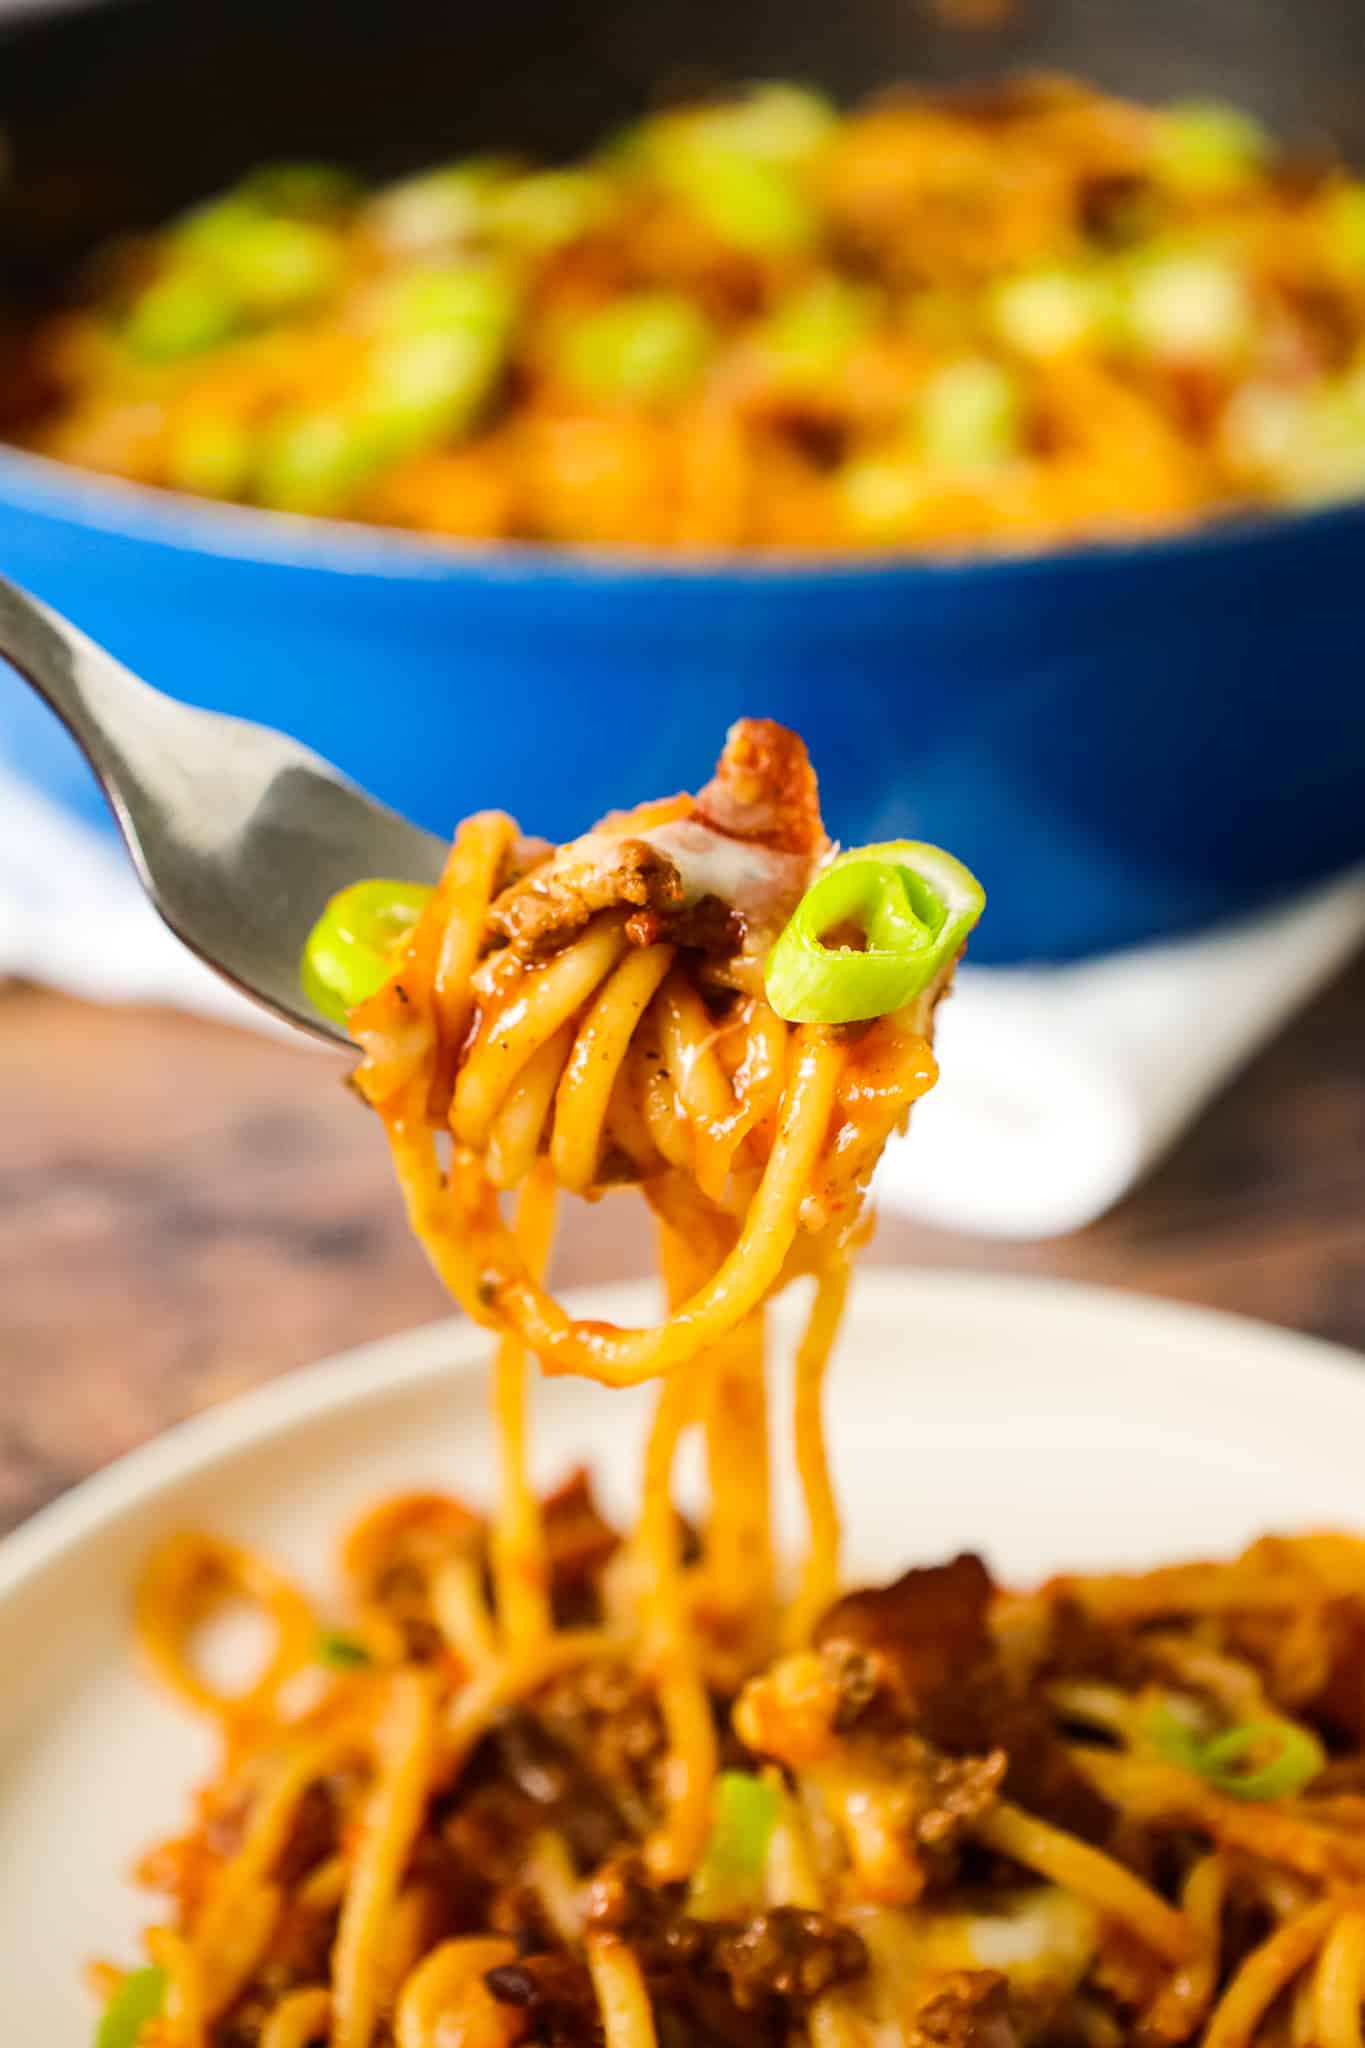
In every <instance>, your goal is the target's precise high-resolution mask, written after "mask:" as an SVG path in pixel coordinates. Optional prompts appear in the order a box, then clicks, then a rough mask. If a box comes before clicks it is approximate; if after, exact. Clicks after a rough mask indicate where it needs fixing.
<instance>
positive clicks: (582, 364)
mask: <svg viewBox="0 0 1365 2048" xmlns="http://www.w3.org/2000/svg"><path fill="white" fill-rule="evenodd" d="M710 349H711V329H710V327H709V325H708V323H707V320H706V318H705V315H704V314H702V313H701V312H700V311H699V310H698V308H697V307H696V306H695V305H694V304H693V303H692V301H691V299H688V298H684V297H683V295H682V294H681V293H674V292H636V293H633V294H631V295H630V296H629V297H627V298H621V299H616V300H614V301H613V302H612V303H611V304H610V305H607V306H603V307H602V308H601V309H600V311H598V312H595V313H589V314H587V315H585V316H584V317H583V318H582V319H580V320H576V321H574V322H573V323H572V324H571V325H569V326H568V327H566V328H565V329H564V330H563V331H562V333H561V334H560V336H559V337H558V347H557V352H556V356H555V368H556V369H557V370H558V371H559V373H560V375H561V376H562V377H564V379H565V380H566V382H568V383H570V384H572V385H574V386H576V387H577V389H578V390H579V391H581V392H582V393H583V395H584V396H585V397H587V398H592V399H600V400H604V401H606V402H608V403H614V402H620V401H623V400H624V401H625V402H627V403H629V404H634V405H659V404H666V403H667V402H668V401H669V400H670V399H673V398H677V397H679V396H680V395H681V394H682V393H683V392H684V391H686V390H687V388H688V386H689V385H691V384H693V383H695V382H696V379H697V378H698V377H699V376H700V374H701V371H702V369H703V367H704V365H705V363H706V359H707V356H708V355H709V353H710Z"/></svg>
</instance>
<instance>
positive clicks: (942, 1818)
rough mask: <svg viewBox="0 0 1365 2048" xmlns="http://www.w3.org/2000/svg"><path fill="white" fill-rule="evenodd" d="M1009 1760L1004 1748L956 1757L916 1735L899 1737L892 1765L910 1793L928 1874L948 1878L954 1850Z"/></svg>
mask: <svg viewBox="0 0 1365 2048" xmlns="http://www.w3.org/2000/svg"><path fill="white" fill-rule="evenodd" d="M911 1743H913V1745H914V1748H913V1751H912V1750H911V1749H910V1744H911ZM1008 1765H1009V1759H1008V1758H1007V1756H1006V1755H1005V1752H1004V1750H1003V1749H993V1750H989V1751H987V1753H986V1755H984V1756H965V1757H954V1756H944V1755H942V1754H941V1752H939V1751H937V1750H935V1749H933V1748H931V1746H930V1745H929V1744H928V1743H926V1742H921V1741H918V1740H917V1739H916V1738H914V1737H909V1738H905V1739H903V1741H902V1743H901V1745H900V1747H899V1752H898V1757H897V1765H896V1767H897V1770H898V1773H900V1772H903V1773H904V1782H905V1784H906V1786H907V1787H908V1788H909V1790H910V1793H911V1804H910V1819H909V1826H910V1832H911V1835H912V1837H913V1839H914V1843H915V1847H916V1848H917V1849H918V1850H919V1851H920V1853H921V1855H922V1856H923V1857H924V1858H925V1859H926V1860H927V1862H928V1863H929V1865H930V1874H931V1876H932V1877H936V1878H937V1879H938V1880H939V1881H940V1882H945V1883H946V1882H947V1881H948V1879H949V1878H950V1877H951V1876H952V1875H953V1874H954V1873H955V1871H956V1867H957V1859H956V1855H955V1851H956V1850H957V1848H958V1847H959V1845H960V1844H961V1842H962V1840H963V1837H964V1836H965V1835H967V1834H968V1833H969V1832H970V1830H971V1826H972V1823H973V1822H974V1821H976V1820H979V1819H980V1817H981V1815H982V1814H983V1813H985V1812H986V1810H987V1808H988V1807H990V1806H992V1805H993V1804H994V1803H995V1800H996V1798H997V1796H998V1794H999V1791H1000V1787H1001V1784H1002V1783H1003V1781H1004V1778H1005V1774H1006V1771H1007V1769H1008Z"/></svg>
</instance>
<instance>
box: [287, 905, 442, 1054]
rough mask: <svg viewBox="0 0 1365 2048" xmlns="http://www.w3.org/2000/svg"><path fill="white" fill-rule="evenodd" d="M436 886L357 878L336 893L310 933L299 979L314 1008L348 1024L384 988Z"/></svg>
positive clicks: (335, 1021) (336, 1020) (332, 1018)
mask: <svg viewBox="0 0 1365 2048" xmlns="http://www.w3.org/2000/svg"><path fill="white" fill-rule="evenodd" d="M430 897H431V890H430V889H429V888H424V887H423V886H422V884H420V883H418V882H384V881H370V882H353V883H352V884H351V886H350V888H349V889H343V890H342V891H341V893H340V895H337V896H334V897H333V898H332V900H331V902H330V903H329V904H328V905H327V908H326V909H325V910H324V911H323V913H322V916H321V917H320V918H319V919H318V921H317V923H316V924H315V925H314V926H313V929H312V931H311V932H310V933H309V934H308V938H307V941H306V942H305V945H304V948H303V959H302V962H301V964H300V967H299V981H300V984H301V986H302V988H303V992H304V994H305V995H306V996H307V998H308V1000H309V1002H310V1003H312V1005H313V1007H314V1009H316V1010H319V1011H321V1013H322V1015H323V1016H324V1017H330V1018H331V1020H332V1022H333V1023H334V1024H344V1023H345V1022H346V1018H347V1016H348V1015H349V1013H350V1012H351V1011H352V1010H353V1009H354V1008H355V1007H356V1005H357V1003H363V1002H365V1001H366V1000H367V999H368V998H369V997H370V996H372V995H373V994H374V993H375V991H376V990H377V989H380V988H382V987H383V985H384V983H385V981H386V980H387V979H388V976H389V969H390V963H391V961H392V958H393V953H394V949H395V947H397V946H399V945H401V943H402V941H403V940H404V939H405V938H406V937H407V935H408V933H409V932H410V931H411V930H412V927H413V926H414V925H415V924H416V922H417V920H418V918H419V917H420V916H421V914H422V911H423V909H424V907H425V906H426V904H427V902H428V901H429V899H430Z"/></svg>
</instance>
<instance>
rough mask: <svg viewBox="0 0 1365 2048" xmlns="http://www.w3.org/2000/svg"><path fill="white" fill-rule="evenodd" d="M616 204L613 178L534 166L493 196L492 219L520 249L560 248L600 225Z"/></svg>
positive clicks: (493, 225) (494, 226)
mask: <svg viewBox="0 0 1365 2048" xmlns="http://www.w3.org/2000/svg"><path fill="white" fill-rule="evenodd" d="M613 203H614V202H613V194H612V187H611V181H610V179H608V178H604V177H602V176H600V175H599V174H598V173H597V172H595V171H533V172H531V173H530V174H528V176H526V177H524V178H513V179H512V181H511V182H510V184H507V185H504V186H503V187H502V188H501V189H500V190H497V191H494V192H493V193H492V194H491V195H490V197H489V201H488V221H489V225H490V227H491V228H492V229H493V232H494V233H495V234H499V235H503V236H505V237H506V238H507V240H508V241H509V242H515V243H516V244H517V245H518V246H519V247H521V248H525V249H533V250H545V249H558V248H560V247H561V246H562V245H563V244H564V243H565V242H574V241H577V240H578V237H579V236H580V235H586V234H588V233H590V232H591V230H592V229H593V228H596V227H600V226H601V224H602V222H603V221H604V220H607V219H608V218H609V217H610V215H611V212H612V207H613Z"/></svg>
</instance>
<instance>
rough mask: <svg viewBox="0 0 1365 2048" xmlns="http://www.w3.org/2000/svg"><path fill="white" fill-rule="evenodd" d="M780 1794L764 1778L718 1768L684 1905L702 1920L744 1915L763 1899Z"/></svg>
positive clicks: (778, 1810)
mask: <svg viewBox="0 0 1365 2048" xmlns="http://www.w3.org/2000/svg"><path fill="white" fill-rule="evenodd" d="M780 1809H781V1794H780V1793H779V1791H778V1789H777V1787H776V1786H775V1785H773V1784H771V1783H769V1781H768V1780H767V1779H766V1778H755V1777H752V1776H750V1774H749V1773H748V1772H747V1771H722V1772H721V1774H720V1776H719V1777H718V1778H717V1779H716V1783H715V1790H714V1792H713V1794H712V1803H711V1833H710V1835H709V1836H708V1838H707V1842H706V1847H705V1848H704V1849H703V1851H702V1854H701V1859H700V1861H699V1862H698V1864H697V1867H696V1870H695V1871H694V1873H693V1876H692V1884H691V1887H690V1889H689V1892H688V1896H687V1909H688V1911H689V1912H690V1913H694V1914H696V1915H697V1917H698V1918H699V1919H702V1920H725V1919H730V1918H736V1917H739V1916H742V1915H743V1914H745V1913H746V1912H751V1911H753V1910H754V1908H756V1907H757V1906H759V1905H761V1903H762V1898H763V1872H764V1868H765V1865H766V1864H767V1860H768V1844H769V1843H770V1842H771V1840H772V1836H773V1830H774V1828H775V1827H776V1826H777V1820H778V1814H779V1812H780Z"/></svg>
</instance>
